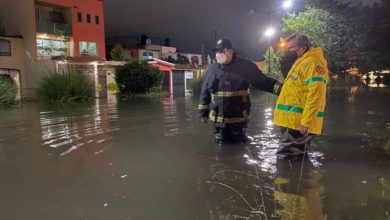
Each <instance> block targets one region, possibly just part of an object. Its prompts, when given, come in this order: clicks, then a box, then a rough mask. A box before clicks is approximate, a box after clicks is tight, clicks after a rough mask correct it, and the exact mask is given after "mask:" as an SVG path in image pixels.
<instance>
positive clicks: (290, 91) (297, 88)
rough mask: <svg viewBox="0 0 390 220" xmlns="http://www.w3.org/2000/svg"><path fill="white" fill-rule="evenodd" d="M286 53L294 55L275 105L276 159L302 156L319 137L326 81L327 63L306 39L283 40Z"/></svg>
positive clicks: (305, 37)
mask: <svg viewBox="0 0 390 220" xmlns="http://www.w3.org/2000/svg"><path fill="white" fill-rule="evenodd" d="M287 43H288V47H287V52H286V54H288V53H293V54H295V55H296V56H297V59H296V60H295V62H294V64H293V65H292V67H291V69H290V71H289V72H288V74H287V77H286V80H285V82H284V86H283V88H282V91H281V93H280V96H279V98H278V101H277V103H276V107H275V112H274V124H276V125H278V126H280V127H281V132H282V136H281V140H280V147H279V149H278V152H277V154H278V156H280V157H287V158H289V157H296V156H299V155H302V154H305V153H306V150H307V149H306V147H307V146H308V144H309V143H310V141H311V140H312V138H313V136H314V135H317V134H321V132H322V123H323V119H324V110H325V102H326V84H327V82H328V79H329V76H328V64H327V61H326V59H325V57H324V53H323V51H322V49H321V48H310V42H309V39H308V37H307V36H304V35H299V34H295V35H292V36H291V37H289V38H288V39H287Z"/></svg>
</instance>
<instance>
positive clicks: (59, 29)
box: [37, 21, 72, 36]
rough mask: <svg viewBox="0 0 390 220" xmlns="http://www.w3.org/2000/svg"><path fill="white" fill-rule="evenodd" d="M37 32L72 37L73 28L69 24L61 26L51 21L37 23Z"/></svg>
mask: <svg viewBox="0 0 390 220" xmlns="http://www.w3.org/2000/svg"><path fill="white" fill-rule="evenodd" d="M37 32H39V33H47V34H54V35H61V36H71V35H72V26H71V25H69V24H59V23H54V22H50V21H37Z"/></svg>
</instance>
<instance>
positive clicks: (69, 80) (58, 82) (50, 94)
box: [37, 71, 95, 102]
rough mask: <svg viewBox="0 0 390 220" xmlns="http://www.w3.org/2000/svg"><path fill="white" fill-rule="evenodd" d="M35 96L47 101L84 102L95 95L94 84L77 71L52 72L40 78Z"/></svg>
mask: <svg viewBox="0 0 390 220" xmlns="http://www.w3.org/2000/svg"><path fill="white" fill-rule="evenodd" d="M37 96H38V98H39V99H41V100H43V101H47V102H85V101H89V100H91V99H92V98H93V97H94V96H95V85H94V83H93V82H92V80H91V79H89V78H88V77H87V76H85V75H83V74H81V73H78V72H74V71H68V72H64V73H57V72H54V73H50V74H47V75H46V76H44V77H43V78H42V79H41V81H40V83H39V86H38V89H37Z"/></svg>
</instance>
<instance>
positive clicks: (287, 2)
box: [283, 0, 292, 9]
mask: <svg viewBox="0 0 390 220" xmlns="http://www.w3.org/2000/svg"><path fill="white" fill-rule="evenodd" d="M291 6H292V1H291V0H287V1H284V2H283V8H285V9H288V8H291Z"/></svg>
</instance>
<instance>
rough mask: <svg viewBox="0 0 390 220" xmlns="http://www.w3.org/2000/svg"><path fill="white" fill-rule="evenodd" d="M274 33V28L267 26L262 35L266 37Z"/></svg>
mask: <svg viewBox="0 0 390 220" xmlns="http://www.w3.org/2000/svg"><path fill="white" fill-rule="evenodd" d="M274 34H275V30H274V29H273V28H272V27H269V28H267V30H265V32H264V35H265V36H267V37H271V36H272V35H274Z"/></svg>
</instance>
